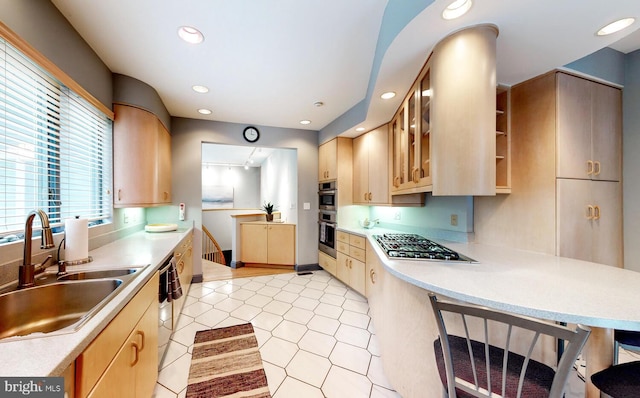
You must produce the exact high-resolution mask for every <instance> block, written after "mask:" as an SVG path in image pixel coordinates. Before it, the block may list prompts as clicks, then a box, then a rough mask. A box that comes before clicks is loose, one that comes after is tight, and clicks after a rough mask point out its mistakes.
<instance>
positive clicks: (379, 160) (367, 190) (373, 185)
mask: <svg viewBox="0 0 640 398" xmlns="http://www.w3.org/2000/svg"><path fill="white" fill-rule="evenodd" d="M353 203H354V204H370V205H375V204H388V203H389V127H388V125H386V124H385V125H384V126H381V127H378V128H377V129H375V130H372V131H369V132H368V133H366V134H363V135H361V136H359V137H357V138H355V139H354V140H353Z"/></svg>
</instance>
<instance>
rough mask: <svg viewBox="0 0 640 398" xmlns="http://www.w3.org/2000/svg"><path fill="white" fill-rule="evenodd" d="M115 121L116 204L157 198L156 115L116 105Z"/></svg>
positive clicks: (114, 174) (114, 179)
mask: <svg viewBox="0 0 640 398" xmlns="http://www.w3.org/2000/svg"><path fill="white" fill-rule="evenodd" d="M114 111H115V120H114V124H113V182H114V190H115V192H114V193H115V194H114V204H115V205H116V206H124V205H143V204H151V203H154V201H155V200H156V192H157V184H156V165H157V156H158V154H157V151H156V148H157V146H158V143H157V140H158V135H157V123H158V122H157V118H156V117H155V116H154V115H153V114H152V113H150V112H146V111H143V110H141V109H138V108H134V107H130V106H124V105H115V106H114Z"/></svg>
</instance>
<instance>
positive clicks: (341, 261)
mask: <svg viewBox="0 0 640 398" xmlns="http://www.w3.org/2000/svg"><path fill="white" fill-rule="evenodd" d="M350 260H351V257H349V256H347V255H346V254H344V253H342V252H338V255H337V256H336V276H337V277H338V279H340V280H341V281H342V282H344V283H345V284H347V285H348V284H349V275H350V272H349V261H350Z"/></svg>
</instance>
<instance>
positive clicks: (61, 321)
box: [0, 272, 123, 339]
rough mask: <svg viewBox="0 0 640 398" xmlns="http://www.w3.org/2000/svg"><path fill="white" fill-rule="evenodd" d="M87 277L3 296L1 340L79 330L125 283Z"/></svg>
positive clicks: (0, 310)
mask: <svg viewBox="0 0 640 398" xmlns="http://www.w3.org/2000/svg"><path fill="white" fill-rule="evenodd" d="M85 274H90V272H86V273H85ZM85 279H87V280H81V281H73V282H70V281H65V282H57V283H52V284H48V285H44V286H36V287H33V288H29V289H23V290H16V291H13V292H10V293H6V294H3V295H0V339H4V338H7V337H14V336H27V335H30V336H29V337H43V336H42V335H40V333H51V332H56V333H58V332H73V331H76V330H77V329H78V328H79V327H80V326H81V325H82V324H83V323H84V322H85V321H86V320H88V319H89V318H90V317H91V316H92V315H93V314H95V313H96V312H97V311H99V310H100V309H101V308H102V307H103V306H104V305H105V304H106V303H107V302H108V300H109V299H110V298H111V296H112V295H114V294H115V292H116V290H117V289H118V287H119V286H121V285H122V283H123V281H122V279H93V280H91V279H88V278H85Z"/></svg>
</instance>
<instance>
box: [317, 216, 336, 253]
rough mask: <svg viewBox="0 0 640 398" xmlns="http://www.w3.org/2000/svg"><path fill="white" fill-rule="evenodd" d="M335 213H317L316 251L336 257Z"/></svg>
mask: <svg viewBox="0 0 640 398" xmlns="http://www.w3.org/2000/svg"><path fill="white" fill-rule="evenodd" d="M337 226H338V224H337V223H336V212H335V211H331V210H320V211H319V212H318V227H319V230H318V237H319V239H318V250H320V251H321V252H324V253H327V254H328V255H330V256H331V257H333V258H335V257H336V227H337Z"/></svg>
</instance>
